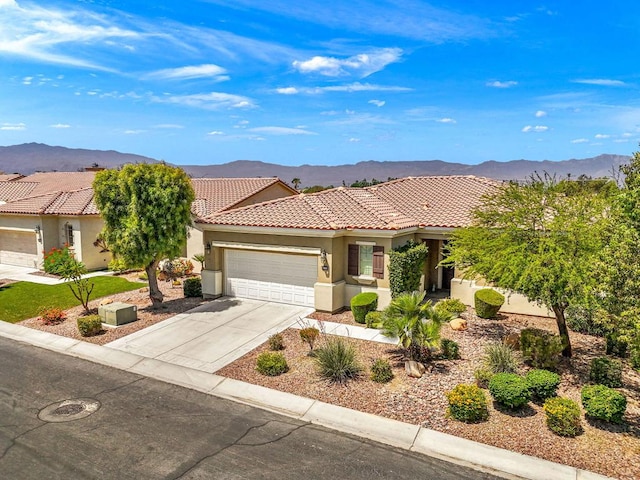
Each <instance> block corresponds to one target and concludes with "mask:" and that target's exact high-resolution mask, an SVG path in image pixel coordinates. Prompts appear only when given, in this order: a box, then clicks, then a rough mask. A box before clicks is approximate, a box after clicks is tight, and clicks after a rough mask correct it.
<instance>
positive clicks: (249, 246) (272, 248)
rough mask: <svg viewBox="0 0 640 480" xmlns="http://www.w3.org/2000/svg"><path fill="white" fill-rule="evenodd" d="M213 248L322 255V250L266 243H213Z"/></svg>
mask: <svg viewBox="0 0 640 480" xmlns="http://www.w3.org/2000/svg"><path fill="white" fill-rule="evenodd" d="M211 246H212V247H218V248H233V249H235V250H256V251H262V252H275V253H297V254H302V255H320V251H321V249H320V248H313V247H292V246H286V245H283V246H281V245H265V244H264V243H242V242H211Z"/></svg>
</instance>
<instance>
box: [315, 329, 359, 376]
mask: <svg viewBox="0 0 640 480" xmlns="http://www.w3.org/2000/svg"><path fill="white" fill-rule="evenodd" d="M314 358H315V361H316V366H317V368H318V374H319V375H320V376H321V377H322V378H324V379H326V380H329V381H330V382H331V383H346V382H347V381H349V380H352V379H355V378H357V377H358V376H359V375H360V374H361V373H362V370H363V369H362V366H361V365H360V362H359V361H358V358H357V355H356V349H355V347H354V346H353V345H352V344H351V343H349V341H348V340H346V339H344V338H341V337H330V338H327V339H326V341H325V342H324V345H322V347H320V348H318V349H317V350H316V351H315V357H314Z"/></svg>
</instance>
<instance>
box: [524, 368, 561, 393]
mask: <svg viewBox="0 0 640 480" xmlns="http://www.w3.org/2000/svg"><path fill="white" fill-rule="evenodd" d="M525 380H526V381H527V384H528V385H529V391H530V392H531V395H532V396H533V397H535V398H537V399H538V400H546V399H547V398H551V397H555V396H556V395H557V392H558V385H560V375H558V374H557V373H555V372H550V371H549V370H539V369H536V370H529V372H527V375H526V376H525Z"/></svg>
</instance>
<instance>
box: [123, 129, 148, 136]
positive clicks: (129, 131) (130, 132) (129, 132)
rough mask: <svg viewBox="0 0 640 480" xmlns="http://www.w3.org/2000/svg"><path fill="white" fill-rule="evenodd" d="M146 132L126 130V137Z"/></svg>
mask: <svg viewBox="0 0 640 480" xmlns="http://www.w3.org/2000/svg"><path fill="white" fill-rule="evenodd" d="M144 132H146V130H125V131H124V134H125V135H139V134H141V133H144Z"/></svg>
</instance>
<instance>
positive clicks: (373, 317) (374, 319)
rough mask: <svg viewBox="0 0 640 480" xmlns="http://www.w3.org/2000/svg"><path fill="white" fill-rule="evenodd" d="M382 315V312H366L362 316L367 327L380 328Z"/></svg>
mask: <svg viewBox="0 0 640 480" xmlns="http://www.w3.org/2000/svg"><path fill="white" fill-rule="evenodd" d="M382 317H383V313H382V312H368V313H367V314H366V315H365V317H364V321H365V323H366V325H367V328H382Z"/></svg>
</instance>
